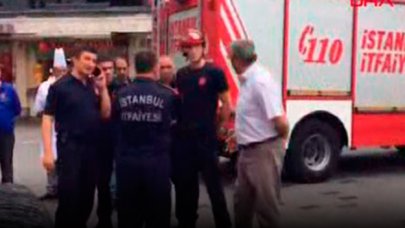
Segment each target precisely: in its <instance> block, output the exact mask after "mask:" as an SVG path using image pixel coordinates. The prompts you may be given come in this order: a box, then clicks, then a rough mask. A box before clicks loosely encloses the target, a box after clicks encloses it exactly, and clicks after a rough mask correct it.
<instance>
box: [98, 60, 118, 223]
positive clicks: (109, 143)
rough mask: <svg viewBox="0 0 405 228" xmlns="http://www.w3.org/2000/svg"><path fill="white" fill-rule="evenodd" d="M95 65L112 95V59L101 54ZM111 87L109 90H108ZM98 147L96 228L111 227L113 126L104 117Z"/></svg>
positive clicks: (109, 120)
mask: <svg viewBox="0 0 405 228" xmlns="http://www.w3.org/2000/svg"><path fill="white" fill-rule="evenodd" d="M97 67H98V68H99V69H100V70H101V71H102V73H103V74H104V76H105V77H106V81H107V87H108V88H109V91H108V92H109V95H110V97H111V96H112V93H113V92H114V91H112V87H111V84H112V83H113V80H114V60H113V59H112V58H111V57H110V56H108V55H101V56H100V57H99V58H98V64H97ZM110 89H111V90H110ZM98 146H99V149H98V152H99V156H98V158H99V167H98V168H99V177H98V181H97V196H98V206H97V216H98V225H97V228H112V227H113V226H112V221H111V216H112V210H113V206H112V196H111V194H112V193H111V189H110V181H111V175H112V170H113V163H114V149H115V136H114V126H113V122H112V121H111V119H105V120H103V121H102V123H101V130H100V140H99V143H98Z"/></svg>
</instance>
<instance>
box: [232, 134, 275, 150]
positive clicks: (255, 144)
mask: <svg viewBox="0 0 405 228" xmlns="http://www.w3.org/2000/svg"><path fill="white" fill-rule="evenodd" d="M278 138H279V136H274V137H270V138H267V139H265V140H262V141H258V142H251V143H248V144H243V145H242V144H239V145H238V147H239V149H242V150H246V149H250V148H253V147H255V146H257V145H260V144H262V143H267V142H272V141H274V140H276V139H278Z"/></svg>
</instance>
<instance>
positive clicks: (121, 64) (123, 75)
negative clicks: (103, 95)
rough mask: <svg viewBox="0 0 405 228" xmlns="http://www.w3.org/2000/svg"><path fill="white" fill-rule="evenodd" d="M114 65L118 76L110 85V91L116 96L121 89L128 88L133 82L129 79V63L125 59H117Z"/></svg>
mask: <svg viewBox="0 0 405 228" xmlns="http://www.w3.org/2000/svg"><path fill="white" fill-rule="evenodd" d="M114 65H115V73H116V75H115V77H114V79H113V81H112V82H111V83H110V84H109V89H110V91H112V92H113V93H114V94H115V93H116V92H118V90H119V89H121V88H122V87H125V86H127V85H128V84H129V83H130V81H131V80H130V78H129V69H128V62H127V60H126V59H125V58H124V57H117V58H116V59H115V62H114Z"/></svg>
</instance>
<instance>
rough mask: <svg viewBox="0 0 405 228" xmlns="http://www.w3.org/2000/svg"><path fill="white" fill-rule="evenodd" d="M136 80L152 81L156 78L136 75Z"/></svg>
mask: <svg viewBox="0 0 405 228" xmlns="http://www.w3.org/2000/svg"><path fill="white" fill-rule="evenodd" d="M135 80H136V81H151V82H155V80H154V79H153V78H149V77H144V76H136V77H135Z"/></svg>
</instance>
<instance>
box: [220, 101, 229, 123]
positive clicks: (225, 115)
mask: <svg viewBox="0 0 405 228" xmlns="http://www.w3.org/2000/svg"><path fill="white" fill-rule="evenodd" d="M230 116H231V106H230V104H229V103H228V104H223V106H222V107H221V110H220V114H219V126H220V127H222V126H223V125H224V124H225V123H227V122H228V121H229V117H230Z"/></svg>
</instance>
